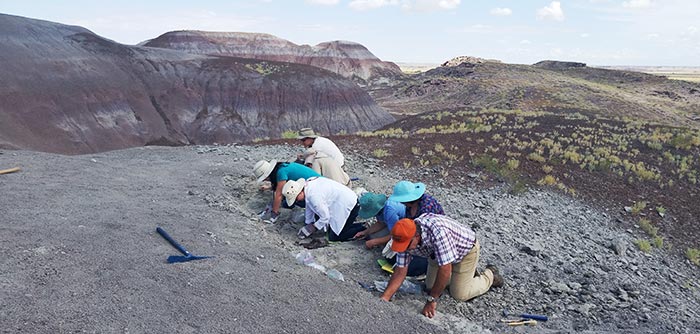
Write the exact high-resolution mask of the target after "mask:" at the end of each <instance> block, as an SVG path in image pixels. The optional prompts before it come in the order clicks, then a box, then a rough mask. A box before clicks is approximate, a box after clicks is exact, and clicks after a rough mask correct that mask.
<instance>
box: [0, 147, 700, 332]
mask: <svg viewBox="0 0 700 334" xmlns="http://www.w3.org/2000/svg"><path fill="white" fill-rule="evenodd" d="M340 146H341V149H342V150H343V151H344V152H346V161H347V162H346V164H347V167H346V169H347V170H348V172H349V173H350V174H351V176H354V177H359V178H360V180H359V181H357V182H356V184H355V185H356V186H362V187H365V188H367V189H368V190H371V191H375V192H382V193H389V192H390V191H391V187H392V186H393V184H394V183H395V182H397V181H399V180H401V179H402V178H403V177H404V173H405V171H404V170H401V169H396V168H388V167H387V166H385V165H383V164H382V163H381V162H380V161H378V160H374V159H371V158H367V157H366V154H365V152H360V151H357V149H356V148H354V147H349V146H344V145H343V144H342V142H341V143H340ZM299 151H300V147H298V146H290V145H270V146H262V145H260V146H188V147H177V148H172V147H142V148H132V149H127V150H118V151H111V152H104V153H97V154H88V155H76V156H62V155H54V154H47V153H37V152H29V151H8V150H2V151H0V166H2V167H13V166H20V167H21V168H22V170H21V171H19V172H16V173H12V174H6V175H0V191H1V192H2V193H3V194H5V196H3V199H2V205H0V216H2V217H3V218H2V224H0V251H2V253H3V254H4V256H3V257H2V259H1V260H0V266H1V267H2V268H3V270H2V272H0V300H2V301H3V302H2V303H0V328H3V331H6V332H31V333H55V332H76V331H86V332H259V333H280V332H288V333H298V332H307V333H327V332H329V331H333V332H339V333H349V332H433V333H438V332H451V333H463V332H498V333H501V332H512V333H520V332H536V333H561V332H566V333H695V332H697V330H698V328H700V314H698V310H700V292H699V291H698V288H699V286H698V278H699V277H698V276H700V274H699V271H698V269H697V267H695V266H693V265H692V264H690V263H689V262H688V261H687V260H686V259H684V258H680V257H676V256H669V255H668V254H666V253H665V251H663V250H658V249H655V250H653V251H652V252H651V253H643V252H641V251H639V250H638V249H637V248H636V247H635V246H634V245H633V244H632V241H633V240H634V239H635V235H634V233H633V231H631V230H625V229H623V228H621V227H620V226H621V224H619V222H618V219H620V216H619V214H618V213H617V212H608V211H605V210H602V209H600V208H596V207H593V206H590V205H587V204H586V203H583V202H580V201H578V200H576V199H572V198H569V197H565V196H562V195H558V194H554V193H550V192H542V191H537V190H530V191H528V192H526V193H525V194H522V195H518V196H514V195H510V194H508V193H507V192H505V191H504V190H503V189H500V188H499V187H484V186H483V184H481V183H480V181H479V180H480V178H478V177H474V178H472V179H471V181H470V182H467V183H464V184H455V185H452V186H447V187H445V186H440V185H439V184H438V183H436V182H434V180H433V179H432V177H431V176H429V175H426V176H425V179H422V180H413V181H422V182H425V183H427V185H428V188H427V189H428V192H429V193H430V194H432V195H433V196H435V197H436V198H437V199H438V200H440V202H441V203H442V204H443V206H444V208H445V211H446V213H447V214H448V215H450V216H451V217H453V218H456V219H457V220H459V221H460V222H462V223H464V224H469V225H471V226H472V227H473V228H474V229H475V230H476V232H477V235H478V237H479V239H480V240H481V243H482V253H481V255H482V257H481V259H480V265H479V268H481V269H483V267H484V266H485V265H486V264H487V263H493V264H496V265H497V266H499V268H500V269H501V272H502V273H503V275H504V278H505V281H506V284H505V286H504V287H503V288H500V289H495V290H492V291H489V292H488V293H486V294H485V295H483V296H480V297H478V298H475V299H473V300H471V301H468V302H456V301H454V300H453V299H451V298H450V297H449V296H447V295H446V296H444V297H443V298H442V299H441V301H440V303H439V305H438V315H437V317H436V318H434V319H432V320H430V319H427V318H425V317H423V316H421V315H420V314H419V312H420V309H421V307H422V305H423V301H424V298H425V295H421V296H419V295H404V294H399V295H397V296H396V297H395V298H394V300H393V301H392V302H391V303H384V302H380V301H379V299H378V293H377V292H370V291H366V290H364V289H363V288H362V287H361V286H360V285H359V284H358V282H372V281H374V280H387V279H388V276H387V275H385V274H384V273H383V272H382V271H381V270H380V269H379V267H378V266H377V264H376V259H378V258H379V257H380V256H381V255H380V254H379V250H366V249H365V248H364V246H363V245H362V243H361V242H347V243H337V244H331V245H330V246H328V247H324V248H318V249H314V250H311V253H312V254H313V255H314V257H315V259H316V261H317V262H318V263H320V264H322V265H324V266H326V267H328V268H334V269H337V270H338V271H340V272H341V273H342V274H343V275H344V278H345V280H344V281H337V280H333V279H331V278H329V277H326V276H324V275H323V273H322V272H320V271H318V270H315V269H313V268H311V267H307V266H303V265H300V264H297V263H296V260H295V258H294V256H295V255H296V254H297V253H299V252H300V251H302V250H304V249H303V248H302V247H301V246H300V245H299V244H298V241H297V238H296V230H297V229H298V228H299V227H300V225H299V223H294V222H292V221H291V220H290V216H291V215H290V211H283V215H282V217H281V219H280V220H279V221H278V222H277V223H276V224H266V223H264V222H262V221H259V220H258V219H257V216H256V212H258V211H259V210H260V209H262V207H263V206H264V205H265V203H267V201H268V200H269V199H270V193H269V192H261V191H259V190H258V188H257V186H256V185H255V184H254V182H253V178H252V176H251V170H252V166H253V165H254V163H255V162H256V161H257V160H259V159H282V160H284V159H291V158H292V157H294V156H295V155H296V154H297V153H298V152H299ZM622 219H624V218H622ZM156 226H162V227H164V228H165V229H166V230H168V231H169V232H170V233H171V235H173V236H174V237H175V239H177V240H179V241H181V242H182V244H183V245H185V246H186V247H187V248H188V249H189V250H190V251H191V252H192V253H194V254H196V255H214V256H215V257H214V258H210V259H206V260H199V261H192V262H187V263H181V264H167V263H166V262H165V259H166V257H167V256H168V255H173V254H177V251H176V250H175V249H174V248H172V247H171V246H170V245H169V244H168V243H167V242H165V241H164V240H163V239H162V238H161V237H160V236H159V235H158V234H156V233H155V227H156ZM504 309H506V310H509V311H511V312H529V313H539V314H544V315H547V316H549V321H547V322H540V323H539V324H538V325H537V326H535V327H529V328H524V327H516V328H509V327H507V326H506V325H504V324H503V323H501V322H500V320H501V319H502V318H503V316H502V311H503V310H504Z"/></svg>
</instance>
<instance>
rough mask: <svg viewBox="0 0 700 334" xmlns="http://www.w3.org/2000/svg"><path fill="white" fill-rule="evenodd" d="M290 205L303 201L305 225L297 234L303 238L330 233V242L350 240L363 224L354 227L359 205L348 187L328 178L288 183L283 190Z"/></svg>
mask: <svg viewBox="0 0 700 334" xmlns="http://www.w3.org/2000/svg"><path fill="white" fill-rule="evenodd" d="M282 193H283V194H284V197H285V199H286V200H287V204H288V205H292V204H294V202H296V201H304V203H305V207H306V209H305V210H306V216H305V225H304V227H302V228H301V229H299V233H297V235H298V236H299V238H301V239H304V238H307V237H309V236H311V234H313V233H314V232H316V231H317V230H322V231H328V240H330V241H348V240H350V239H352V237H353V236H354V235H355V234H356V233H357V232H359V231H361V230H364V229H365V227H364V225H363V224H355V219H356V218H357V213H358V212H359V211H360V205H359V204H358V203H357V195H356V194H355V192H353V191H352V190H350V189H349V188H348V187H345V186H343V185H341V184H340V183H338V182H335V181H333V180H331V179H328V178H325V177H314V178H310V179H308V180H304V179H299V180H296V181H287V183H286V184H285V185H284V188H283V189H282Z"/></svg>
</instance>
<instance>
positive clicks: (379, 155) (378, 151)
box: [372, 148, 389, 159]
mask: <svg viewBox="0 0 700 334" xmlns="http://www.w3.org/2000/svg"><path fill="white" fill-rule="evenodd" d="M372 155H373V156H374V157H375V158H380V159H381V158H384V157H386V156H388V155H389V151H387V150H385V149H383V148H378V149H375V150H374V151H372Z"/></svg>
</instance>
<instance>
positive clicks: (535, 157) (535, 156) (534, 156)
mask: <svg viewBox="0 0 700 334" xmlns="http://www.w3.org/2000/svg"><path fill="white" fill-rule="evenodd" d="M527 160H532V161H537V162H545V161H547V159H545V158H544V157H543V156H541V155H539V154H537V153H535V152H532V153H530V154H528V155H527Z"/></svg>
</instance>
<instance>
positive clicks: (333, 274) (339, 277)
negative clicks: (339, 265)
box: [326, 268, 345, 282]
mask: <svg viewBox="0 0 700 334" xmlns="http://www.w3.org/2000/svg"><path fill="white" fill-rule="evenodd" d="M326 276H328V277H330V278H332V279H334V280H338V281H343V282H345V277H343V273H341V272H340V271H338V270H336V269H335V268H334V269H329V270H328V271H326Z"/></svg>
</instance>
